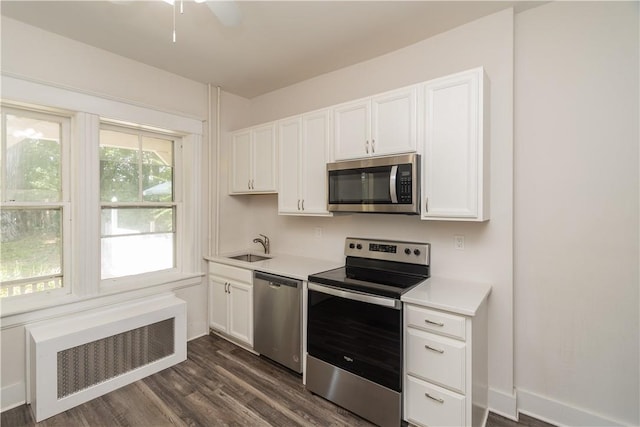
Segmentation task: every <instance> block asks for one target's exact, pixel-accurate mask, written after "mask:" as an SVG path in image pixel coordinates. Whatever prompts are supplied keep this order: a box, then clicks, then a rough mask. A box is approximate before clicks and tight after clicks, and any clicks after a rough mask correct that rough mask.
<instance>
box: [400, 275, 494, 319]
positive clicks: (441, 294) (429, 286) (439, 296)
mask: <svg viewBox="0 0 640 427" xmlns="http://www.w3.org/2000/svg"><path fill="white" fill-rule="evenodd" d="M490 293H491V285H489V284H487V283H477V282H470V281H464V280H455V279H446V278H443V277H430V278H428V279H427V280H425V281H424V282H422V283H421V284H419V285H418V286H416V287H415V288H413V289H411V290H410V291H408V292H406V293H405V294H403V295H402V298H401V300H402V302H406V303H410V304H418V305H421V306H424V307H429V308H436V309H438V310H446V311H449V312H452V313H458V314H463V315H465V316H475V314H476V312H477V311H478V308H480V306H481V305H482V302H483V301H484V300H485V299H486V298H487V297H488V296H489V294H490Z"/></svg>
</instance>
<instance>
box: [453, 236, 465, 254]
mask: <svg viewBox="0 0 640 427" xmlns="http://www.w3.org/2000/svg"><path fill="white" fill-rule="evenodd" d="M453 247H454V248H456V249H457V250H459V251H464V236H453Z"/></svg>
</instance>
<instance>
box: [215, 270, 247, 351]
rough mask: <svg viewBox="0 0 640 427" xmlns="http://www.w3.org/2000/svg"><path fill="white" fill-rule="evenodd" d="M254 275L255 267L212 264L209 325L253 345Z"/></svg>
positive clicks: (234, 338)
mask: <svg viewBox="0 0 640 427" xmlns="http://www.w3.org/2000/svg"><path fill="white" fill-rule="evenodd" d="M252 282H253V274H252V271H251V270H245V269H243V268H236V267H231V266H228V265H223V264H216V263H210V266H209V327H210V328H211V329H213V330H215V331H217V332H221V333H222V334H224V335H226V336H228V337H229V338H232V339H233V340H234V341H237V342H239V343H241V344H244V345H247V346H249V347H253V284H252Z"/></svg>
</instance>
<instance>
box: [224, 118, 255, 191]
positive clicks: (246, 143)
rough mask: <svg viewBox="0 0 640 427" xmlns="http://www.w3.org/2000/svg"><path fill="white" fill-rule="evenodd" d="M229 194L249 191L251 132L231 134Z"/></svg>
mask: <svg viewBox="0 0 640 427" xmlns="http://www.w3.org/2000/svg"><path fill="white" fill-rule="evenodd" d="M229 173H230V187H231V188H230V192H231V193H246V192H248V191H250V190H251V185H250V184H251V177H252V176H251V175H252V174H251V132H250V131H248V130H247V131H241V132H238V133H235V134H233V136H232V141H231V169H230V171H229Z"/></svg>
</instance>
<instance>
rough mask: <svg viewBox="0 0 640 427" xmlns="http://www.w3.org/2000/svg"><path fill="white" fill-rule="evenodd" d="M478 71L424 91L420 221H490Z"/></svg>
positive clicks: (435, 83) (481, 80)
mask: <svg viewBox="0 0 640 427" xmlns="http://www.w3.org/2000/svg"><path fill="white" fill-rule="evenodd" d="M484 86H485V76H484V70H483V69H482V68H476V69H473V70H469V71H465V72H462V73H457V74H454V75H451V76H447V77H443V78H439V79H435V80H431V81H429V82H426V83H425V85H424V95H425V123H424V126H425V128H424V129H425V140H424V153H423V156H422V163H423V167H422V209H421V212H422V215H421V218H422V219H433V220H461V221H486V220H488V219H489V140H488V138H487V137H486V134H485V133H486V131H487V130H488V126H487V125H485V119H486V118H487V117H488V114H485V111H484V103H485V101H486V100H485V87H484Z"/></svg>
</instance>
